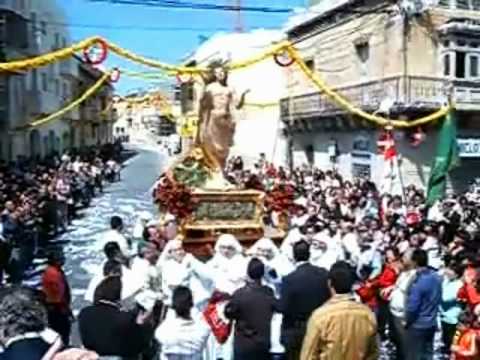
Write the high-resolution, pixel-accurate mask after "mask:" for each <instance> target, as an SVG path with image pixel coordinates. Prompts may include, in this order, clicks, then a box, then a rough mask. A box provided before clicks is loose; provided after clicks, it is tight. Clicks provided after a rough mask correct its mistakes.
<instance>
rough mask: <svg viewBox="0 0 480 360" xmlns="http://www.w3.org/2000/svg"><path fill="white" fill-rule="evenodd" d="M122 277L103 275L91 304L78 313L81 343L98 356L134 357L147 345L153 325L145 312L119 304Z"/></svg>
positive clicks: (151, 334)
mask: <svg viewBox="0 0 480 360" xmlns="http://www.w3.org/2000/svg"><path fill="white" fill-rule="evenodd" d="M121 293H122V281H121V278H120V277H119V276H111V277H107V278H105V279H104V280H103V281H102V282H101V283H100V285H98V287H97V289H96V290H95V295H94V305H92V306H88V307H86V308H84V309H83V310H82V311H81V312H80V315H79V317H78V322H79V328H80V337H81V339H82V343H83V346H84V347H85V348H86V349H88V350H92V351H95V352H96V353H98V354H99V355H100V356H120V357H125V358H132V357H136V356H138V355H139V354H141V353H142V351H143V350H144V349H146V348H148V346H149V344H150V341H151V339H152V336H153V329H154V325H153V324H151V323H150V322H149V321H148V318H149V314H137V313H135V312H128V311H123V310H122V309H121V308H120V299H121Z"/></svg>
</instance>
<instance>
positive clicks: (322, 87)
mask: <svg viewBox="0 0 480 360" xmlns="http://www.w3.org/2000/svg"><path fill="white" fill-rule="evenodd" d="M92 47H99V48H100V50H101V52H100V56H99V57H98V58H96V59H93V58H92V57H91V56H90V55H86V56H87V57H89V56H90V59H89V62H91V63H100V62H101V61H100V60H102V58H103V57H105V56H106V53H108V51H111V52H113V53H115V54H117V55H119V56H121V57H124V58H126V59H128V60H130V61H133V62H136V63H139V64H142V65H146V66H149V67H152V68H156V69H159V70H161V71H163V72H166V73H169V74H174V75H175V76H176V75H177V74H182V76H183V75H191V76H193V75H195V74H199V75H203V74H205V73H207V72H208V69H207V68H205V67H187V66H175V65H170V64H165V63H162V62H159V61H156V60H153V59H148V58H145V57H143V56H141V55H138V54H135V53H133V52H131V51H129V50H126V49H123V48H122V47H120V46H118V45H116V44H114V43H112V42H109V41H107V40H105V39H103V38H101V37H98V36H96V37H92V38H88V39H86V40H84V41H81V42H79V43H76V44H74V45H72V46H70V47H67V48H64V49H61V50H56V51H53V52H51V53H48V54H44V55H39V56H36V57H33V58H29V59H24V60H15V61H11V62H5V63H0V72H14V71H26V70H31V69H34V68H38V67H41V66H46V65H49V64H52V63H54V62H58V61H61V60H64V59H66V58H68V57H70V56H73V55H74V54H75V53H76V52H78V51H84V52H85V53H89V49H90V48H92ZM285 54H288V56H287V55H285ZM270 57H274V59H275V61H277V63H279V65H281V66H288V65H291V64H289V63H290V62H291V63H292V64H293V63H296V64H297V66H298V67H299V68H300V70H302V71H303V72H304V74H305V75H306V76H307V77H308V78H309V79H310V80H311V81H312V83H313V84H314V85H315V86H316V87H317V88H318V90H319V91H320V92H323V93H325V94H326V95H327V96H328V97H329V98H330V99H331V100H332V101H334V102H336V103H337V104H338V105H339V106H340V107H341V108H342V109H344V110H345V111H347V112H349V113H350V114H351V115H354V116H356V117H358V118H360V119H361V120H366V121H369V122H371V123H374V124H376V125H377V126H382V127H384V126H386V125H387V124H390V125H391V126H393V127H394V128H418V127H419V126H423V125H426V124H429V123H432V122H434V121H437V120H440V119H441V118H443V117H444V116H445V115H447V114H448V113H449V112H450V111H451V110H452V109H453V105H451V104H448V105H446V106H443V107H442V108H440V109H439V110H438V111H436V112H434V113H432V114H430V115H428V116H424V117H421V118H419V119H415V120H411V121H406V120H395V119H389V118H385V117H382V116H379V115H376V114H370V113H367V112H365V111H364V110H362V109H361V108H358V107H356V106H355V105H353V104H351V103H350V102H349V101H348V100H347V99H345V98H344V97H343V96H342V95H340V94H339V93H337V92H336V91H335V90H333V89H332V88H330V87H329V86H328V85H327V84H326V83H325V82H324V81H323V79H322V78H321V77H320V76H319V75H318V74H317V73H316V72H315V71H313V70H312V69H310V68H309V67H308V66H307V64H306V63H305V62H304V60H303V59H302V57H301V55H300V54H299V52H298V50H296V49H295V48H294V47H293V45H292V44H291V43H290V42H288V41H284V42H280V43H278V44H276V45H274V46H272V47H271V48H270V49H269V50H266V51H264V52H262V53H259V54H258V55H257V56H254V57H252V58H250V59H246V60H244V61H241V62H237V63H231V64H229V65H228V66H227V70H229V71H230V70H238V69H242V68H246V67H248V66H252V65H254V64H256V63H258V62H260V61H263V60H266V59H268V58H270ZM287 59H289V60H288V61H287ZM104 60H105V59H103V60H102V61H104ZM284 60H285V61H284Z"/></svg>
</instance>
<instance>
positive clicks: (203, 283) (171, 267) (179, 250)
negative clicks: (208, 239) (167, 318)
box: [157, 239, 212, 311]
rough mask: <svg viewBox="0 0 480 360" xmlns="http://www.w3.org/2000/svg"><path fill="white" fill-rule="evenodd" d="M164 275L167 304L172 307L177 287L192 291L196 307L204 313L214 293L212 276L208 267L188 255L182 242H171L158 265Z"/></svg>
mask: <svg viewBox="0 0 480 360" xmlns="http://www.w3.org/2000/svg"><path fill="white" fill-rule="evenodd" d="M157 266H158V267H159V268H160V271H161V274H162V285H161V289H162V293H163V295H164V298H165V304H166V305H167V306H170V305H171V300H172V292H173V290H174V289H175V288H176V287H177V286H180V285H182V286H186V287H188V288H189V289H190V290H192V293H193V298H194V300H195V307H196V308H197V309H198V310H200V311H202V310H203V307H204V305H205V304H206V302H207V300H208V299H209V298H210V296H211V293H212V283H211V281H212V280H211V274H210V273H209V271H208V268H207V267H206V265H205V264H204V263H202V262H200V261H199V260H197V259H196V258H195V257H194V256H193V255H192V254H189V253H187V252H186V251H185V250H184V248H183V244H182V241H181V240H178V239H175V240H170V241H169V242H168V243H167V245H166V246H165V248H164V249H163V252H162V255H161V256H160V259H159V261H158V263H157Z"/></svg>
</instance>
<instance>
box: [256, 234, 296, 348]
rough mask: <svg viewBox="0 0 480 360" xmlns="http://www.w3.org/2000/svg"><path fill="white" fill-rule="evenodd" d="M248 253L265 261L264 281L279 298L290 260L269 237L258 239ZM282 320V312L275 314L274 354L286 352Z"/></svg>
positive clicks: (273, 326) (272, 332) (273, 319)
mask: <svg viewBox="0 0 480 360" xmlns="http://www.w3.org/2000/svg"><path fill="white" fill-rule="evenodd" d="M248 254H249V255H250V256H252V257H255V258H257V259H259V260H261V261H262V262H263V264H264V265H265V270H266V271H265V276H264V279H263V281H264V283H265V285H267V286H269V287H270V288H272V290H273V292H274V294H275V297H277V298H279V297H280V286H281V283H282V278H283V277H284V276H286V275H288V274H289V273H290V272H291V266H290V262H289V260H288V259H287V258H286V257H285V256H284V255H283V254H282V253H281V252H280V250H279V249H278V247H277V246H276V245H275V244H274V242H273V241H272V240H271V239H268V238H262V239H260V240H258V241H257V242H256V243H255V244H254V245H253V246H252V247H251V248H250V249H249V250H248ZM282 321H283V316H282V314H280V313H274V314H273V317H272V322H271V330H270V337H271V338H270V343H271V347H270V353H272V354H283V353H285V348H284V347H283V345H282V344H281V343H280V335H281V327H282Z"/></svg>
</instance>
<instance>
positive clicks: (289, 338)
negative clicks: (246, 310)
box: [280, 241, 330, 360]
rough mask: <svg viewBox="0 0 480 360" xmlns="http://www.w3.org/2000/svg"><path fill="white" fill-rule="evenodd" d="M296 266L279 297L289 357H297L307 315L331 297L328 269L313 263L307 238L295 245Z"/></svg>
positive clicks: (287, 356)
mask: <svg viewBox="0 0 480 360" xmlns="http://www.w3.org/2000/svg"><path fill="white" fill-rule="evenodd" d="M293 257H294V259H295V262H296V264H297V269H296V270H295V271H294V272H292V273H291V274H289V275H288V276H286V277H284V278H283V280H282V289H281V297H280V307H281V310H282V313H283V322H282V335H281V342H282V344H283V346H285V350H286V358H287V360H298V359H299V358H300V352H301V349H302V342H303V337H304V336H305V331H306V327H307V322H308V318H309V317H310V315H311V314H312V313H313V311H314V310H315V309H316V308H318V307H320V306H321V305H323V304H324V303H325V302H326V301H327V300H328V299H329V298H330V290H329V288H328V271H327V270H325V269H322V268H320V267H317V266H314V265H311V264H310V263H309V262H308V260H309V258H310V248H309V245H308V243H307V242H306V241H300V242H297V243H296V244H295V245H294V246H293Z"/></svg>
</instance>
